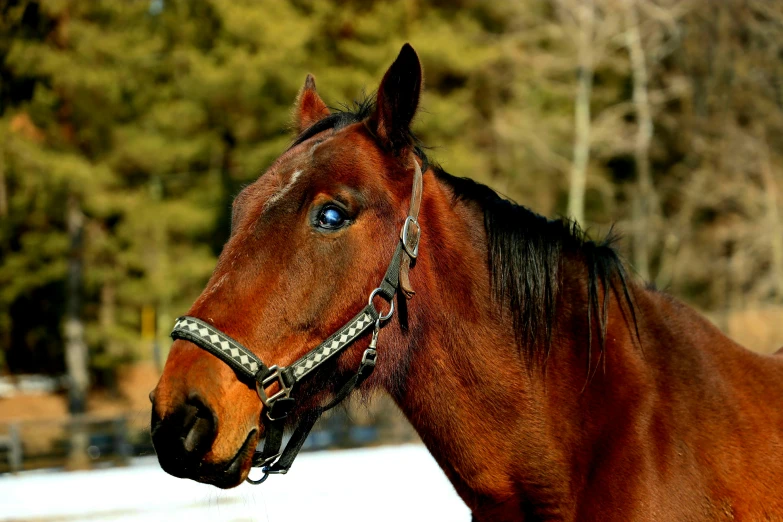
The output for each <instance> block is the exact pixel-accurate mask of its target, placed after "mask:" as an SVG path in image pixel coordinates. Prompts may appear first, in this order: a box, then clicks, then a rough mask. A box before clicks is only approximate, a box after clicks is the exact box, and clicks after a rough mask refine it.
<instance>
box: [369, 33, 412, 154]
mask: <svg viewBox="0 0 783 522" xmlns="http://www.w3.org/2000/svg"><path fill="white" fill-rule="evenodd" d="M421 86H422V72H421V62H419V57H418V55H417V54H416V51H414V50H413V47H411V46H410V44H407V43H406V44H405V45H403V46H402V49H401V50H400V54H399V55H398V56H397V59H396V60H394V63H393V64H391V67H389V70H388V71H386V74H385V75H384V76H383V80H382V81H381V86H380V87H378V97H377V98H376V103H375V113H374V114H373V115H372V116H370V119H369V121H368V126H369V128H370V130H371V131H372V132H374V133H375V135H376V136H377V137H378V139H379V140H380V141H381V143H382V144H383V145H384V146H385V147H387V148H388V149H391V150H392V151H394V152H398V151H400V150H401V149H402V148H404V147H406V146H408V145H410V143H409V140H410V125H411V121H412V120H413V116H414V115H415V114H416V109H417V108H418V106H419V94H420V93H421Z"/></svg>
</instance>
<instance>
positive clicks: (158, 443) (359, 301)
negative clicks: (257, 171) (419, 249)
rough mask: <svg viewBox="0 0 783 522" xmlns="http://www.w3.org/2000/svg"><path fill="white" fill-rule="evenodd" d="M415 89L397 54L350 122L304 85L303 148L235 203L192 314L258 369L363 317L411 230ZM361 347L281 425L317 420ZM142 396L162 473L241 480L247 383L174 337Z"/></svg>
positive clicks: (410, 70)
mask: <svg viewBox="0 0 783 522" xmlns="http://www.w3.org/2000/svg"><path fill="white" fill-rule="evenodd" d="M421 83H422V74H421V65H420V63H419V60H418V57H417V56H416V53H415V52H414V51H413V49H412V48H411V47H410V46H409V45H406V46H404V47H403V49H402V51H401V52H400V55H399V56H398V57H397V59H396V60H395V62H394V63H393V64H392V66H391V67H390V68H389V70H388V71H387V72H386V74H385V76H384V78H383V81H382V82H381V85H380V87H379V89H378V94H377V97H376V102H375V104H372V105H368V107H367V108H366V109H365V110H363V111H360V113H359V115H358V116H357V115H355V114H353V115H351V117H349V116H348V115H346V114H342V113H336V114H330V111H329V109H328V108H327V106H326V105H325V104H324V102H323V101H321V99H320V98H319V96H318V94H316V91H315V83H314V81H313V80H312V78H311V77H310V76H308V78H307V80H306V82H305V85H304V87H303V89H302V91H301V93H300V95H299V98H298V100H297V103H296V106H295V125H296V129H297V130H298V132H299V137H298V138H297V140H296V141H295V142H294V144H293V145H292V146H291V147H290V148H289V149H288V150H287V151H286V152H285V153H284V154H283V155H282V156H280V157H279V158H278V159H277V160H276V161H275V162H274V163H273V164H272V165H271V166H270V167H269V169H268V170H267V171H266V172H265V173H264V174H263V175H262V176H261V177H260V178H259V179H258V180H257V181H255V182H254V183H253V184H251V185H249V186H248V187H246V188H245V189H244V190H243V191H242V192H241V193H240V194H239V195H238V196H237V197H236V199H235V200H234V204H233V218H232V232H231V237H230V239H229V240H228V242H227V243H226V245H225V247H224V248H223V252H222V253H221V255H220V258H219V260H218V264H217V266H216V268H215V271H214V273H213V274H212V277H211V279H210V280H209V282H208V283H207V286H206V288H205V289H204V291H203V293H202V294H201V296H200V297H199V298H198V299H197V300H196V302H195V303H194V304H193V306H192V307H191V309H190V311H189V312H188V315H189V316H192V317H195V318H198V319H200V320H202V321H204V322H205V323H208V324H209V325H212V326H214V327H215V328H217V329H219V330H220V331H222V332H223V333H225V334H227V335H228V336H230V337H232V338H233V339H235V340H237V341H238V342H239V343H241V344H242V345H244V346H245V347H247V348H248V349H250V350H251V351H252V352H253V353H254V354H255V355H256V356H258V358H259V359H261V361H263V362H264V363H265V364H266V365H269V366H271V365H278V366H287V365H290V364H291V363H292V362H294V361H296V360H297V359H299V358H300V357H302V356H303V355H304V354H306V353H307V352H308V351H309V350H310V349H312V348H313V347H314V346H317V345H318V344H319V343H321V342H322V341H324V340H325V339H326V338H327V337H328V336H329V335H330V334H332V333H333V332H334V331H335V330H337V329H338V328H340V327H341V326H342V325H343V324H345V323H346V322H347V321H348V320H350V319H351V317H353V316H354V315H355V314H356V313H357V312H358V311H359V310H361V309H362V308H363V307H364V306H365V305H366V304H367V299H368V295H369V294H370V293H371V292H372V290H373V289H374V288H375V287H377V286H378V283H379V282H380V281H381V280H382V279H383V277H384V272H385V271H386V267H387V265H388V263H389V260H390V258H391V256H392V253H393V252H394V249H395V246H396V245H397V244H398V242H399V240H398V235H399V231H400V227H401V226H402V225H403V223H404V222H405V219H406V212H407V208H408V207H407V205H408V201H409V200H410V198H411V182H412V173H413V172H414V171H415V166H414V161H416V160H415V159H414V156H413V154H412V152H413V147H414V144H413V142H412V138H411V133H410V129H409V126H410V123H411V120H412V118H413V116H414V114H415V111H416V107H417V105H418V101H419V92H420V89H421ZM384 306H388V305H384ZM381 307H382V306H381V305H380V304H379V308H381ZM368 337H369V336H365V337H363V338H362V339H360V340H359V341H358V342H357V343H354V345H351V346H350V347H349V348H348V349H346V350H345V351H344V352H343V353H341V354H340V356H339V357H338V358H336V359H335V360H334V361H330V363H331V364H330V365H327V366H326V369H325V371H319V372H317V374H316V375H313V376H312V379H310V380H309V381H308V382H307V383H303V385H302V386H301V387H298V388H297V390H296V395H297V406H296V408H297V409H295V410H294V412H293V413H292V414H291V415H290V417H292V418H295V417H297V416H301V415H302V414H305V413H307V411H308V409H310V410H311V409H313V408H315V407H316V405H317V404H319V402H320V401H323V400H324V397H325V395H328V394H329V393H330V392H333V391H334V389H335V386H336V384H335V383H339V382H341V378H342V377H344V376H346V375H348V374H349V373H350V372H354V371H355V369H356V367H357V366H358V365H359V363H360V360H361V358H362V353H363V350H364V349H365V348H366V347H367V344H368V342H369V341H368V340H366V339H367V338H368ZM270 393H274V390H273V389H272V390H270ZM151 398H152V401H153V407H152V438H153V442H154V445H155V449H156V451H157V453H158V458H159V460H160V463H161V466H162V467H163V468H164V469H165V470H166V471H167V472H169V473H171V474H172V475H175V476H179V477H187V478H192V479H195V480H198V481H202V482H207V483H211V484H215V485H217V486H221V487H232V486H235V485H238V484H239V483H241V482H242V481H243V480H244V479H245V478H246V477H247V474H248V472H249V470H250V467H251V460H252V456H253V452H254V450H255V447H256V444H257V443H258V442H259V440H260V439H261V438H263V437H264V432H265V425H264V422H262V415H263V414H264V413H265V412H264V411H262V410H263V409H264V406H263V404H262V402H261V401H260V400H259V397H258V395H257V392H256V388H255V387H254V383H253V382H249V381H248V380H247V379H242V378H239V377H238V375H237V374H236V373H235V372H234V370H232V369H231V367H229V366H228V365H227V364H226V363H225V362H223V361H221V360H220V359H218V358H217V357H215V356H214V355H212V354H210V353H208V352H207V351H205V350H203V349H201V348H200V347H198V346H196V345H194V344H192V343H191V342H189V341H186V340H182V339H180V340H177V341H175V342H174V344H173V345H172V347H171V352H170V354H169V356H168V360H167V361H166V365H165V368H164V371H163V375H162V376H161V379H160V382H159V383H158V385H157V387H156V388H155V390H154V392H153V393H152V394H151Z"/></svg>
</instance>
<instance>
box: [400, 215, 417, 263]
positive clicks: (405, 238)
mask: <svg viewBox="0 0 783 522" xmlns="http://www.w3.org/2000/svg"><path fill="white" fill-rule="evenodd" d="M411 224H413V225H416V235H415V238H416V242H415V243H414V244H413V252H411V250H410V248H408V237H409V236H410V234H411V233H410V232H408V227H409V226H410V225H411ZM420 238H421V227H420V226H419V222H418V221H416V218H414V217H413V216H408V217H407V218H406V219H405V223H404V224H403V225H402V237H401V239H402V248H404V249H405V252H407V254H408V255H409V256H410V257H411V258H412V259H416V257H417V256H418V255H419V239H420Z"/></svg>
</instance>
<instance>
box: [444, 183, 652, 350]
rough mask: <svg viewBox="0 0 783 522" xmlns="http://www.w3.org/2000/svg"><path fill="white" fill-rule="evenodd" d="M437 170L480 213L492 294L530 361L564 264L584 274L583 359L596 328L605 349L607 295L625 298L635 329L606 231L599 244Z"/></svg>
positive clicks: (544, 337)
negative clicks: (509, 316) (582, 269)
mask: <svg viewBox="0 0 783 522" xmlns="http://www.w3.org/2000/svg"><path fill="white" fill-rule="evenodd" d="M434 170H435V174H436V176H437V177H438V179H440V180H441V181H443V182H444V183H445V184H446V185H448V186H449V187H450V188H451V189H452V191H453V193H454V197H456V198H457V199H461V200H463V201H473V202H475V203H476V204H478V205H479V206H480V208H481V209H483V211H484V228H485V230H486V233H487V242H488V244H487V253H488V257H489V259H488V262H489V269H490V275H491V277H492V289H493V292H494V295H495V298H496V299H498V300H499V301H500V302H501V303H504V304H505V305H506V306H508V308H509V310H511V311H512V317H513V321H514V329H515V331H516V334H517V338H518V339H519V341H520V342H521V347H522V349H523V350H525V351H526V352H527V353H528V356H530V357H531V358H533V359H535V360H540V359H545V358H546V356H547V355H548V353H549V347H550V344H551V340H552V333H553V332H552V328H553V325H554V323H555V314H556V313H557V303H558V296H559V293H560V290H561V282H562V272H561V270H562V269H563V265H564V263H567V262H573V261H577V260H581V262H582V263H583V264H584V267H585V268H586V270H587V273H586V276H587V277H586V279H587V288H586V290H587V318H586V319H587V321H586V322H587V328H588V332H587V344H588V358H589V356H590V354H591V351H592V342H593V327H594V326H596V325H597V326H598V330H597V332H596V333H597V335H598V342H599V349H600V350H601V351H602V350H603V348H604V344H605V340H606V325H607V319H608V310H607V309H608V304H609V299H610V296H611V294H615V295H616V296H617V297H619V298H622V299H623V300H624V301H625V304H626V306H627V309H628V310H629V311H630V314H631V319H632V322H633V323H634V328H636V327H637V325H636V311H635V307H634V306H633V301H632V299H631V295H630V293H629V290H628V283H627V275H626V271H625V267H624V265H623V262H622V259H621V258H620V256H619V254H618V253H617V251H616V250H615V249H614V247H613V244H614V243H615V242H616V241H617V239H618V237H617V236H616V235H614V234H612V233H611V232H610V233H609V234H608V235H607V236H606V237H605V238H603V239H602V240H601V241H593V240H591V239H589V238H588V236H587V234H586V233H585V232H584V231H583V230H582V229H581V228H580V227H579V225H578V224H577V223H576V222H574V221H571V220H568V219H555V220H550V219H547V218H545V217H544V216H541V215H539V214H536V213H535V212H533V211H531V210H530V209H528V208H526V207H524V206H522V205H518V204H516V203H514V202H512V201H509V200H507V199H504V198H502V197H500V196H499V195H498V193H497V192H495V191H494V190H492V189H491V188H489V187H487V186H486V185H482V184H480V183H477V182H476V181H473V180H472V179H469V178H458V177H455V176H452V175H450V174H448V173H446V172H444V171H443V170H442V169H439V168H435V169H434ZM600 296H603V299H600ZM599 299H600V300H599ZM636 333H637V338H638V331H637V332H636ZM541 348H543V350H542V349H541Z"/></svg>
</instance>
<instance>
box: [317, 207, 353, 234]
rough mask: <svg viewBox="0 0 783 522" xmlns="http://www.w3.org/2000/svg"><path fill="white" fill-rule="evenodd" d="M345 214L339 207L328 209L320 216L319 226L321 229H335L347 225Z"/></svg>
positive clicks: (322, 211)
mask: <svg viewBox="0 0 783 522" xmlns="http://www.w3.org/2000/svg"><path fill="white" fill-rule="evenodd" d="M346 219H347V218H346V217H345V214H343V211H342V210H340V209H339V208H337V207H326V208H324V209H323V210H321V213H320V214H319V215H318V226H320V227H321V228H328V229H335V228H340V227H341V226H343V225H344V224H345V221H346Z"/></svg>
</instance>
